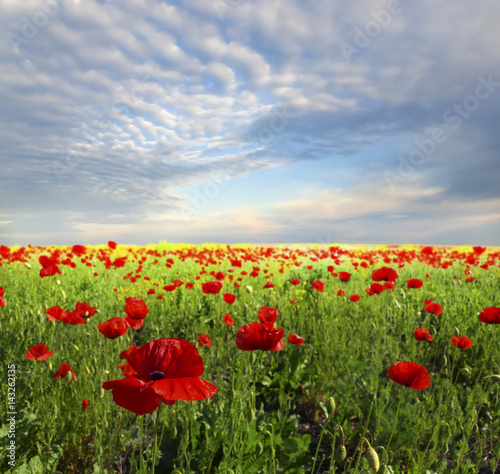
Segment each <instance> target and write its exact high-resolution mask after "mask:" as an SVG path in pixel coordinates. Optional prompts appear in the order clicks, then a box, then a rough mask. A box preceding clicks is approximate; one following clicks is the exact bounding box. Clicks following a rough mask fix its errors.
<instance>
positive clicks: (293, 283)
mask: <svg viewBox="0 0 500 474" xmlns="http://www.w3.org/2000/svg"><path fill="white" fill-rule="evenodd" d="M288 283H290V285H294V286H297V285H300V280H299V279H298V278H292V279H291V280H290V281H289V282H288Z"/></svg>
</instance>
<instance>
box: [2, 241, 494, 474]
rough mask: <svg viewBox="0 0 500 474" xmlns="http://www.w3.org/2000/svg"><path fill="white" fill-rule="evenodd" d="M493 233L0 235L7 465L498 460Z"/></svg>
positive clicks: (483, 464) (344, 467)
mask: <svg viewBox="0 0 500 474" xmlns="http://www.w3.org/2000/svg"><path fill="white" fill-rule="evenodd" d="M499 273H500V250H499V249H498V248H490V247H488V248H484V247H468V246H464V247H437V246H436V247H429V246H428V247H424V246H377V247H375V246H373V247H369V246H340V245H332V246H298V245H297V246H294V245H291V246H269V247H264V246H250V245H240V246H227V245H204V246H194V245H174V244H167V243H160V244H157V245H149V246H146V247H137V246H127V245H117V244H116V243H115V242H111V241H110V242H108V244H107V245H100V246H83V245H74V246H72V247H71V246H68V247H32V246H28V247H6V246H4V245H1V246H0V343H1V352H2V358H1V360H2V367H3V370H2V374H3V375H2V376H3V380H2V381H1V390H2V400H4V402H3V403H2V408H1V414H2V417H1V420H0V455H1V458H0V471H1V472H20V473H24V472H26V473H32V472H33V473H38V472H40V473H44V472H50V473H52V472H62V473H115V472H116V473H152V472H157V473H175V474H178V473H182V474H190V473H193V474H194V473H196V474H197V473H201V474H209V473H229V474H230V473H234V474H238V473H239V474H258V473H272V474H276V473H291V474H294V473H297V474H298V473H323V472H325V473H326V472H328V473H334V472H336V473H342V472H353V473H355V472H359V473H361V472H385V473H401V472H410V473H429V474H431V473H439V474H441V473H495V472H499V470H500V441H499V440H500V404H499V398H500V301H499V297H498V294H499V291H498V290H499Z"/></svg>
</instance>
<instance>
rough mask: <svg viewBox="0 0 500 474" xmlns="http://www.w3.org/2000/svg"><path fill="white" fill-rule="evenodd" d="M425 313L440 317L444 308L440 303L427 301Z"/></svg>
mask: <svg viewBox="0 0 500 474" xmlns="http://www.w3.org/2000/svg"><path fill="white" fill-rule="evenodd" d="M424 311H425V312H426V313H432V314H435V315H436V316H438V317H439V315H440V314H441V313H442V312H443V307H442V306H441V305H440V304H439V303H434V302H432V301H431V300H425V306H424Z"/></svg>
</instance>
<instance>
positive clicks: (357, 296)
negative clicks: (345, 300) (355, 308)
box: [349, 294, 361, 303]
mask: <svg viewBox="0 0 500 474" xmlns="http://www.w3.org/2000/svg"><path fill="white" fill-rule="evenodd" d="M349 299H350V300H351V301H352V302H353V303H357V302H358V301H359V300H360V299H361V296H359V295H357V294H354V295H351V296H349Z"/></svg>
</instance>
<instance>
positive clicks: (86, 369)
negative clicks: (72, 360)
mask: <svg viewBox="0 0 500 474" xmlns="http://www.w3.org/2000/svg"><path fill="white" fill-rule="evenodd" d="M85 372H87V374H88V375H90V369H89V368H88V367H87V366H85Z"/></svg>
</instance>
